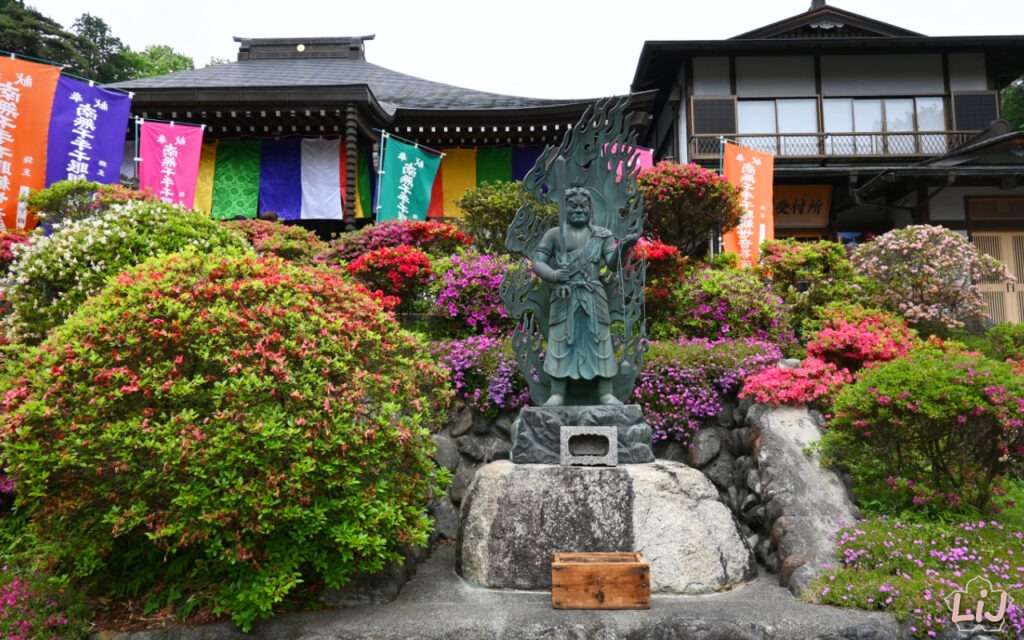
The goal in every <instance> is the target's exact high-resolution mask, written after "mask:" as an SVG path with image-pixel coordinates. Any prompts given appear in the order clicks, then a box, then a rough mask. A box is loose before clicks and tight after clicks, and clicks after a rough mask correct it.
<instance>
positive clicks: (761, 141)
mask: <svg viewBox="0 0 1024 640" xmlns="http://www.w3.org/2000/svg"><path fill="white" fill-rule="evenodd" d="M977 133H978V132H977V131H906V132H903V131H901V132H898V133H810V134H808V133H770V134H736V133H730V134H699V135H694V136H692V137H691V138H690V158H691V159H694V160H710V159H714V158H717V157H718V155H719V153H720V152H721V150H720V144H721V143H720V140H721V138H723V137H724V138H725V139H726V140H728V141H730V142H735V143H736V144H738V145H740V146H742V147H748V148H750V149H756V150H758V151H764V152H766V153H771V154H773V155H775V156H779V157H788V158H837V157H839V158H843V157H872V156H885V157H893V156H904V157H921V156H937V155H942V154H944V153H946V152H948V151H950V150H952V149H955V148H956V147H958V146H960V145H961V144H963V143H964V142H966V141H967V140H969V139H970V138H972V137H974V136H975V135H977Z"/></svg>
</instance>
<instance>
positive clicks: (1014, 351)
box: [985, 322, 1024, 362]
mask: <svg viewBox="0 0 1024 640" xmlns="http://www.w3.org/2000/svg"><path fill="white" fill-rule="evenodd" d="M985 337H986V338H988V340H989V342H990V343H991V344H992V351H993V354H994V356H995V357H996V358H999V359H1000V360H1014V361H1018V362H1019V361H1024V324H1017V323H1013V322H1000V323H999V324H997V325H996V326H994V327H992V328H991V329H989V330H988V332H987V333H986V336H985Z"/></svg>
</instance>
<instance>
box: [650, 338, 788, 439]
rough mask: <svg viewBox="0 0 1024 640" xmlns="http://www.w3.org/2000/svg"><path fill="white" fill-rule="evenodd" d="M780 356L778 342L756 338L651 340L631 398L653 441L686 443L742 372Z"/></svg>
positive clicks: (737, 382) (752, 370) (739, 381)
mask: <svg viewBox="0 0 1024 640" xmlns="http://www.w3.org/2000/svg"><path fill="white" fill-rule="evenodd" d="M781 357H782V352H781V350H780V349H779V347H778V346H777V345H775V344H774V343H771V342H765V341H763V340H758V339H756V338H744V339H741V340H710V339H706V338H693V339H681V340H676V341H673V342H661V343H659V342H653V343H651V350H650V352H649V359H648V361H647V363H646V364H645V367H644V371H643V372H642V373H641V374H640V376H639V378H638V379H637V383H636V387H635V389H634V392H633V397H634V399H635V400H636V402H637V404H639V405H640V406H641V407H643V409H644V415H645V416H646V418H647V423H648V424H649V425H651V428H652V430H653V432H654V434H653V437H654V440H656V441H661V440H668V439H669V438H671V439H674V440H677V441H685V442H689V440H690V438H691V437H692V436H693V435H694V434H695V433H696V432H697V430H698V429H700V425H701V422H702V421H703V420H706V419H708V418H713V417H715V416H716V415H718V413H719V412H720V411H721V410H722V398H723V397H730V396H734V395H735V394H736V392H737V391H738V390H739V387H740V385H741V384H742V382H743V379H744V378H745V377H746V376H748V375H750V374H753V373H756V372H758V371H761V370H763V369H765V368H768V367H771V366H773V365H774V364H775V363H776V362H777V361H778V360H779V359H780V358H781Z"/></svg>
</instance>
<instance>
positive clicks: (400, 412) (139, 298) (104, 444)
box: [0, 252, 449, 629]
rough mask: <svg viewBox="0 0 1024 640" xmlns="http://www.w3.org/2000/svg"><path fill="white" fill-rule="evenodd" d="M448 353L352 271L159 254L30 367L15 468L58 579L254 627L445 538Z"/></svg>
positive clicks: (17, 393) (105, 293)
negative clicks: (317, 590) (441, 509)
mask: <svg viewBox="0 0 1024 640" xmlns="http://www.w3.org/2000/svg"><path fill="white" fill-rule="evenodd" d="M426 353H427V351H426V349H424V348H423V346H422V345H421V344H420V343H419V341H418V339H417V338H416V337H415V336H414V335H413V334H410V333H408V332H405V331H402V330H401V329H400V328H399V327H398V325H397V324H396V322H395V320H394V317H393V316H392V315H391V314H390V313H389V312H388V311H386V310H385V309H384V307H383V306H382V303H381V300H380V297H379V296H375V295H374V294H370V293H368V292H367V291H366V290H365V289H364V288H362V287H360V286H358V285H355V284H352V283H351V282H349V281H347V280H345V279H344V278H343V277H342V276H340V275H339V274H337V273H335V272H334V271H332V270H328V269H324V268H314V267H303V266H298V265H294V264H291V263H289V262H287V261H283V260H281V259H279V258H272V257H268V258H257V257H255V256H253V255H246V256H235V257H216V256H208V255H199V254H197V253H195V252H187V253H181V254H174V255H170V256H165V257H162V258H155V259H151V260H149V261H147V262H146V263H144V264H142V265H140V266H138V267H136V268H133V269H131V270H129V271H127V272H125V273H123V274H121V275H119V276H117V277H116V278H114V279H113V280H111V282H110V284H109V285H108V286H107V287H106V288H105V289H103V290H102V291H101V292H100V293H99V294H97V295H96V296H94V297H92V298H90V299H89V300H88V301H87V302H86V303H85V304H83V305H82V306H81V307H80V308H79V310H78V312H77V313H75V314H74V315H73V316H71V317H70V318H69V319H68V320H67V321H66V322H65V323H64V324H62V325H60V326H59V327H57V328H56V329H55V330H54V331H53V332H52V333H51V334H50V335H49V337H48V338H47V340H46V341H45V342H43V343H42V344H41V345H39V346H38V347H34V348H30V349H28V350H26V352H25V354H26V355H25V356H24V361H23V362H22V363H18V364H17V365H12V367H11V368H10V369H9V372H8V374H7V375H6V377H5V378H4V380H3V388H2V389H0V391H2V392H3V394H4V395H3V397H4V399H5V400H4V404H5V411H4V414H3V416H2V422H0V457H2V458H3V459H4V460H5V461H6V463H7V465H8V468H9V470H10V472H11V473H12V475H13V476H14V477H15V478H16V480H17V488H18V492H19V493H18V497H17V507H18V508H19V509H25V510H26V511H27V512H28V513H29V514H30V515H31V522H32V526H31V532H32V535H34V536H36V537H37V539H38V541H39V544H40V549H41V550H42V551H41V552H42V553H44V554H47V555H49V560H50V562H51V563H52V565H53V566H55V567H57V568H59V569H60V570H61V571H64V572H67V573H68V574H69V575H71V576H73V577H78V578H81V579H84V580H85V581H86V582H87V583H88V584H90V585H91V588H92V591H93V593H95V594H97V595H109V596H118V595H131V594H140V595H142V596H143V597H146V598H149V599H150V600H151V604H152V605H153V606H157V607H163V606H168V605H186V606H196V603H205V604H206V606H209V607H210V608H212V609H213V610H215V611H221V612H228V613H230V615H231V616H232V618H233V619H234V620H235V621H236V622H237V623H238V624H240V625H241V626H242V627H243V628H244V629H248V628H249V626H250V625H251V624H252V622H253V621H255V620H257V619H259V618H262V617H266V616H268V615H269V614H270V613H271V610H272V608H273V607H274V605H275V603H278V602H280V601H281V600H282V599H283V598H284V597H285V596H286V595H287V594H289V592H292V591H293V590H294V589H296V588H297V587H298V585H300V584H303V583H305V584H306V585H320V586H327V587H337V586H340V585H341V584H343V583H344V582H345V581H346V580H347V579H348V578H349V577H350V576H352V575H353V574H356V573H361V572H374V571H378V570H380V569H381V568H382V567H383V566H384V564H385V562H387V561H389V560H394V559H397V558H398V557H399V551H400V549H401V548H403V547H405V546H408V545H422V544H425V543H426V540H427V537H428V534H429V531H430V528H431V523H430V521H429V520H428V518H427V517H426V516H425V515H424V505H425V504H426V502H427V500H428V498H429V496H430V495H431V493H432V492H433V491H435V490H437V489H438V488H439V487H440V486H441V485H443V484H444V481H445V480H446V478H445V477H444V475H443V472H442V473H441V474H440V475H439V472H438V470H437V467H436V465H435V464H434V463H433V462H432V460H431V458H430V455H431V453H432V452H433V450H434V445H433V441H432V439H431V437H430V432H431V428H432V427H436V426H439V425H440V424H441V422H442V421H443V412H444V408H445V407H446V405H447V402H448V399H449V392H448V391H446V390H445V381H446V374H445V373H444V372H443V370H442V369H441V368H439V367H438V366H437V365H436V363H434V362H433V361H432V360H430V359H429V356H428V355H426Z"/></svg>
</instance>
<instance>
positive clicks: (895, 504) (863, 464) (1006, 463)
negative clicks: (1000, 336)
mask: <svg viewBox="0 0 1024 640" xmlns="http://www.w3.org/2000/svg"><path fill="white" fill-rule="evenodd" d="M833 411H834V414H835V415H834V417H833V418H832V419H831V420H830V421H829V430H828V432H827V433H826V434H825V436H824V437H823V438H822V441H821V446H822V451H823V452H824V454H825V458H826V460H827V461H831V462H835V463H839V464H843V465H845V466H847V467H848V468H849V469H850V473H851V475H852V477H853V482H854V490H855V492H857V493H858V495H860V496H865V497H866V496H871V499H872V500H874V501H875V502H876V503H879V504H885V505H888V506H889V508H890V509H891V510H890V511H889V512H890V513H899V510H900V509H903V508H933V509H937V510H954V511H956V510H958V509H959V508H962V507H963V505H969V507H970V508H971V509H976V510H978V511H981V512H989V511H992V510H994V509H997V508H998V506H999V504H998V502H999V501H998V499H996V500H993V498H994V497H996V498H998V496H999V495H1000V494H1002V493H1003V492H1004V491H1003V487H1002V483H1003V479H1004V478H1005V477H1006V476H1007V475H1008V474H1010V475H1012V474H1016V473H1019V472H1020V471H1021V470H1022V469H1024V378H1022V377H1021V376H1019V375H1016V374H1014V372H1013V371H1012V368H1011V366H1010V364H1007V363H1005V362H999V361H997V360H993V359H991V358H986V357H985V356H983V355H981V354H979V353H976V352H971V351H967V350H965V349H964V348H963V347H962V346H960V345H958V344H956V343H942V342H941V341H938V340H936V339H933V340H932V341H930V342H929V343H927V344H926V345H924V346H922V347H919V348H917V349H915V350H913V351H911V352H910V353H909V354H908V355H907V356H904V357H902V358H897V359H895V360H892V361H890V362H885V363H882V364H879V365H877V366H875V367H870V368H865V369H863V370H862V371H861V373H860V374H859V376H858V379H857V381H856V382H855V383H853V384H851V385H849V386H848V387H846V388H845V389H843V390H842V391H840V393H839V394H838V396H837V397H836V401H835V404H834V405H833Z"/></svg>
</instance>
